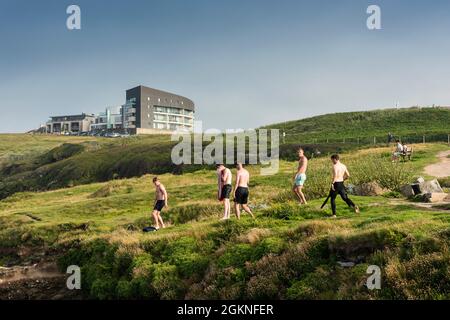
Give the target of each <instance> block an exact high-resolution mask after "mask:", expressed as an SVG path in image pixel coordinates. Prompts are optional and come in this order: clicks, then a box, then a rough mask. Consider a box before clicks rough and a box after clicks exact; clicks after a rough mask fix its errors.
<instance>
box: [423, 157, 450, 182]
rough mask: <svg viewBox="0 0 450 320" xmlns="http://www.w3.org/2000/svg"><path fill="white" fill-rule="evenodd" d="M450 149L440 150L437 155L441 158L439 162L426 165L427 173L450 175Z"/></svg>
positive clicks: (439, 175) (438, 175)
mask: <svg viewBox="0 0 450 320" xmlns="http://www.w3.org/2000/svg"><path fill="white" fill-rule="evenodd" d="M449 156H450V150H447V151H443V152H439V153H438V155H437V157H438V158H439V160H440V161H439V162H438V163H435V164H430V165H429V166H426V167H425V173H426V174H428V175H430V176H433V177H436V178H443V177H450V158H449Z"/></svg>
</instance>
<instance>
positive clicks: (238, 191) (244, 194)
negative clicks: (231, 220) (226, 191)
mask: <svg viewBox="0 0 450 320" xmlns="http://www.w3.org/2000/svg"><path fill="white" fill-rule="evenodd" d="M236 169H237V174H236V185H235V187H234V208H235V210H236V216H237V218H238V219H240V218H241V208H240V206H242V208H243V209H244V210H245V211H246V212H248V213H249V214H250V215H251V216H252V218H254V217H255V216H254V215H253V213H252V211H251V210H250V208H249V207H248V205H247V202H248V193H249V192H248V183H249V181H250V173H249V172H248V171H247V170H246V169H244V166H243V165H242V163H238V164H237V165H236Z"/></svg>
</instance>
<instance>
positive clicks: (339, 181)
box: [330, 154, 359, 218]
mask: <svg viewBox="0 0 450 320" xmlns="http://www.w3.org/2000/svg"><path fill="white" fill-rule="evenodd" d="M331 162H332V163H333V169H332V177H333V180H332V182H331V191H330V198H331V210H332V211H333V218H336V197H337V195H340V196H341V198H342V200H344V201H345V203H347V205H348V206H349V207H351V208H353V210H355V213H359V208H358V206H357V205H355V204H354V203H353V201H352V200H350V198H349V197H348V195H347V191H345V186H344V181H345V180H347V179H348V178H349V177H350V173H349V172H348V169H347V166H346V165H345V164H343V163H341V161H340V160H339V155H338V154H334V155H332V156H331Z"/></svg>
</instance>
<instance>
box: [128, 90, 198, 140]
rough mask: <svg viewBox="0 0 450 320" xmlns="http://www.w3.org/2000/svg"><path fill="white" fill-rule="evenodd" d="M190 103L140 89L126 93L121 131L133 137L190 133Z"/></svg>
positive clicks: (191, 127) (192, 122) (191, 121)
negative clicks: (175, 131) (125, 131)
mask: <svg viewBox="0 0 450 320" xmlns="http://www.w3.org/2000/svg"><path fill="white" fill-rule="evenodd" d="M194 112H195V106H194V102H193V101H192V100H190V99H188V98H186V97H183V96H179V95H176V94H173V93H169V92H164V91H161V90H156V89H152V88H148V87H144V86H138V87H135V88H132V89H129V90H127V91H126V103H125V104H124V105H123V106H122V125H123V128H125V129H127V130H128V131H130V132H132V133H136V134H140V133H141V134H146V133H149V134H151V133H160V132H171V131H174V130H177V129H178V130H180V129H181V130H187V131H192V129H193V125H194Z"/></svg>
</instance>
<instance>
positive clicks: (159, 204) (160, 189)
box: [152, 177, 168, 230]
mask: <svg viewBox="0 0 450 320" xmlns="http://www.w3.org/2000/svg"><path fill="white" fill-rule="evenodd" d="M153 184H154V185H155V205H154V207H153V213H152V215H153V219H154V220H155V228H156V229H157V230H158V229H159V228H165V227H166V226H165V225H164V221H163V219H162V217H161V211H162V209H163V208H164V207H167V199H168V196H167V191H166V188H165V187H164V185H163V184H162V183H161V181H159V178H158V177H154V178H153ZM160 223H161V224H160Z"/></svg>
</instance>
